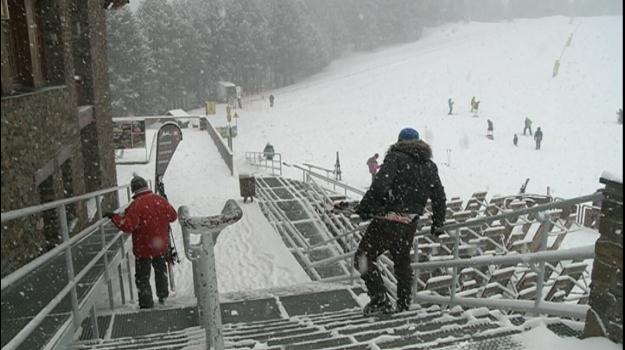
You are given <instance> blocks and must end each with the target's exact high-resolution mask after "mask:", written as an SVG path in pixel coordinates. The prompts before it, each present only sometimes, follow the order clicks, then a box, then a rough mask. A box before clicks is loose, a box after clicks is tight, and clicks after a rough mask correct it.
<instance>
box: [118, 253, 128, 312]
mask: <svg viewBox="0 0 625 350" xmlns="http://www.w3.org/2000/svg"><path fill="white" fill-rule="evenodd" d="M122 257H123V256H122ZM117 275H118V276H119V290H120V292H121V295H122V305H126V287H124V276H123V275H124V272H123V268H122V264H121V262H120V263H119V265H117Z"/></svg>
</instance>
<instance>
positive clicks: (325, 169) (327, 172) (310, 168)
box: [302, 163, 338, 180]
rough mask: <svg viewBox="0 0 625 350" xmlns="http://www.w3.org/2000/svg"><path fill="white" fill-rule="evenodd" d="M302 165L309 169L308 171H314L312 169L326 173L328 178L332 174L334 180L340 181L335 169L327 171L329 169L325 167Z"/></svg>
mask: <svg viewBox="0 0 625 350" xmlns="http://www.w3.org/2000/svg"><path fill="white" fill-rule="evenodd" d="M302 165H303V166H306V167H308V169H309V170H310V171H312V169H316V170H321V171H325V173H326V176H327V177H330V174H333V175H334V179H335V180H338V178H337V174H336V171H335V170H334V169H327V168H324V167H321V166H318V165H314V164H310V163H302Z"/></svg>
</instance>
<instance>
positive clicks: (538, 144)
mask: <svg viewBox="0 0 625 350" xmlns="http://www.w3.org/2000/svg"><path fill="white" fill-rule="evenodd" d="M541 142H543V141H542V140H536V149H537V150H540V143H541Z"/></svg>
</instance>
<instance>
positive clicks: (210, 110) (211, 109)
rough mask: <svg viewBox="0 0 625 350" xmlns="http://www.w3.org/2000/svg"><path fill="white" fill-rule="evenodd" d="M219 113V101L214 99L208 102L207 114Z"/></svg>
mask: <svg viewBox="0 0 625 350" xmlns="http://www.w3.org/2000/svg"><path fill="white" fill-rule="evenodd" d="M215 114H217V103H215V102H212V101H207V102H206V115H215Z"/></svg>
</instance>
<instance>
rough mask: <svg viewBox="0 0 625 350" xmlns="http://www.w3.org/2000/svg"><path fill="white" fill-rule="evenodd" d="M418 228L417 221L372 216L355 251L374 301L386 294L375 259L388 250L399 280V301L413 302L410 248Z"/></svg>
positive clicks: (359, 266)
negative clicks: (401, 220)
mask: <svg viewBox="0 0 625 350" xmlns="http://www.w3.org/2000/svg"><path fill="white" fill-rule="evenodd" d="M416 230H417V227H416V224H410V225H408V224H402V223H399V222H394V221H389V220H382V219H373V221H372V222H371V224H369V227H368V228H367V231H366V232H365V235H364V236H363V238H362V240H361V241H360V244H359V246H358V250H357V251H356V256H355V259H354V265H355V267H356V269H357V270H358V271H360V273H361V278H362V279H363V281H364V282H365V285H366V286H367V294H369V297H370V298H371V300H372V301H374V302H375V301H381V300H383V299H384V297H385V293H386V288H385V287H384V282H383V280H382V276H381V274H380V270H379V269H378V267H377V266H376V262H377V259H378V257H379V256H380V255H382V254H384V253H385V252H386V251H388V252H389V253H390V257H391V260H393V264H394V272H395V278H396V279H397V304H398V305H402V306H409V305H410V303H411V299H412V282H413V272H412V267H411V266H410V249H411V247H412V242H413V240H414V235H415V232H416ZM363 264H364V266H363ZM363 270H364V271H363Z"/></svg>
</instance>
